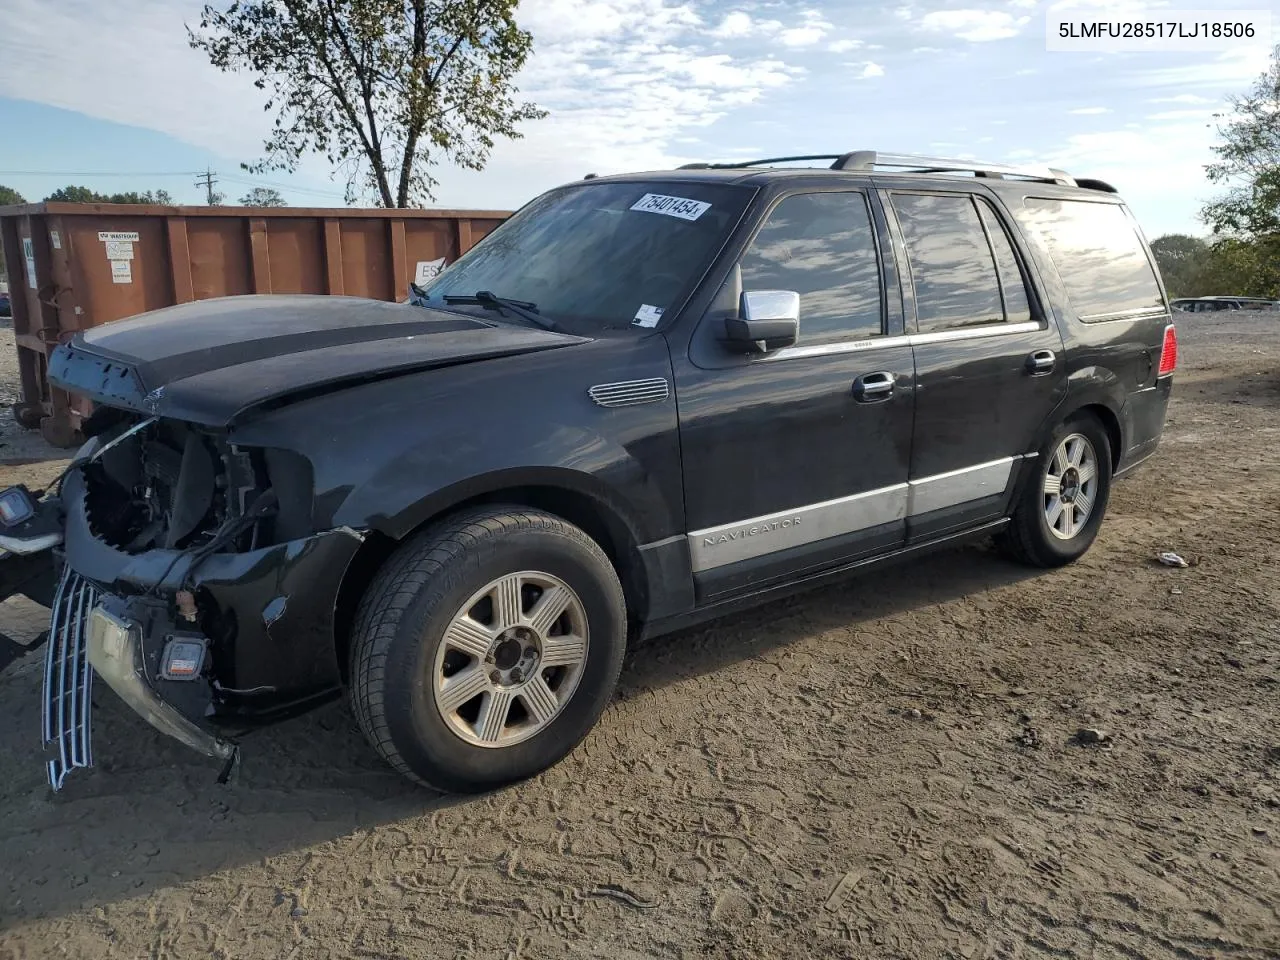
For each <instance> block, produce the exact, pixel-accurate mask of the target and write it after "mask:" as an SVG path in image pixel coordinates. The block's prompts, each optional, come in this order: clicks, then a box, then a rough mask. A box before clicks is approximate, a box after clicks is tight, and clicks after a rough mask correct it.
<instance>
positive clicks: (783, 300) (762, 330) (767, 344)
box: [724, 290, 800, 353]
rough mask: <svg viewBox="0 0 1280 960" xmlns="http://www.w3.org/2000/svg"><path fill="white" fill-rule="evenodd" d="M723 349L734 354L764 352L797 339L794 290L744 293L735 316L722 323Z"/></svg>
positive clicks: (797, 308)
mask: <svg viewBox="0 0 1280 960" xmlns="http://www.w3.org/2000/svg"><path fill="white" fill-rule="evenodd" d="M724 330H725V346H727V347H728V348H729V349H730V350H733V351H735V352H737V353H767V352H768V351H770V350H780V349H781V348H783V347H790V346H792V345H794V344H795V342H796V341H797V340H799V339H800V294H798V293H796V292H795V291H794V290H755V291H751V292H743V294H742V302H741V305H740V306H739V308H738V316H737V317H729V318H727V319H726V320H725V322H724Z"/></svg>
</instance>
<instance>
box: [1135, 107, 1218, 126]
mask: <svg viewBox="0 0 1280 960" xmlns="http://www.w3.org/2000/svg"><path fill="white" fill-rule="evenodd" d="M1212 117H1213V114H1212V112H1211V111H1208V110H1203V109H1202V110H1164V111H1162V112H1160V113H1150V114H1147V116H1146V117H1144V118H1143V119H1145V120H1150V121H1154V122H1157V123H1161V122H1165V121H1168V120H1192V119H1199V120H1202V121H1203V120H1210V119H1212Z"/></svg>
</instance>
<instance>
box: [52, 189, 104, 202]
mask: <svg viewBox="0 0 1280 960" xmlns="http://www.w3.org/2000/svg"><path fill="white" fill-rule="evenodd" d="M45 200H47V201H50V202H56V203H106V202H107V200H106V197H104V196H102V194H100V193H94V192H93V191H92V190H90V189H89V188H88V187H76V186H65V187H59V188H58V189H57V190H55V191H53V193H51V194H49V195H48V196H47V197H45Z"/></svg>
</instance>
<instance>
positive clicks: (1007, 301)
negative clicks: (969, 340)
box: [975, 198, 1031, 323]
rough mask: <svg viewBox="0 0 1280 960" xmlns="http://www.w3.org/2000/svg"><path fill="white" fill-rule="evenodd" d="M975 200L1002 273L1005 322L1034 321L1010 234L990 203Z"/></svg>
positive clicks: (1001, 293) (997, 266) (1001, 288)
mask: <svg viewBox="0 0 1280 960" xmlns="http://www.w3.org/2000/svg"><path fill="white" fill-rule="evenodd" d="M975 201H976V203H977V204H978V212H979V213H980V214H982V224H983V226H985V227H986V228H987V237H988V239H989V240H990V241H991V251H992V253H994V254H995V257H996V270H997V271H998V272H999V274H1000V295H1001V296H1002V297H1003V298H1004V319H1005V322H1006V323H1025V322H1026V321H1028V320H1030V319H1031V302H1030V301H1029V300H1028V299H1027V284H1026V280H1025V279H1024V278H1023V276H1022V268H1021V267H1019V266H1018V258H1017V257H1016V256H1014V253H1013V244H1012V243H1011V242H1010V240H1009V234H1008V232H1007V231H1006V230H1005V228H1004V225H1003V224H1002V223H1001V222H1000V218H999V217H998V216H997V215H996V212H995V210H994V209H992V207H991V205H990V204H989V203H987V202H986V201H985V200H978V199H976V198H975Z"/></svg>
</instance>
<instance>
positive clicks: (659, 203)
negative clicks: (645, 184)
mask: <svg viewBox="0 0 1280 960" xmlns="http://www.w3.org/2000/svg"><path fill="white" fill-rule="evenodd" d="M631 209H632V210H640V211H642V212H644V213H661V214H665V215H666V216H668V217H679V218H680V219H681V220H697V219H698V218H699V217H700V216H702V215H703V214H704V213H706V212H707V211H708V210H710V209H711V204H709V203H704V202H703V201H701V200H686V199H685V198H684V197H667V196H663V195H662V194H660V193H646V194H645V195H644V196H643V197H641V198H640V199H639V200H637V201H636V202H635V203H633V204H632V205H631Z"/></svg>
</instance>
